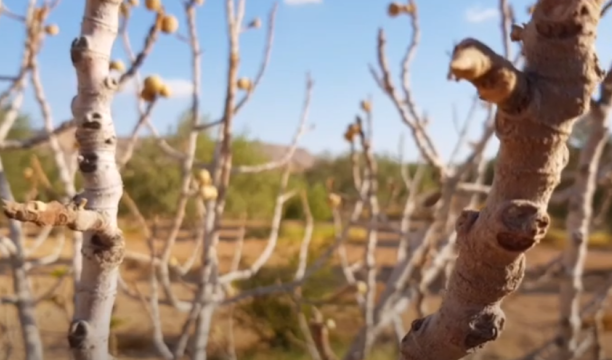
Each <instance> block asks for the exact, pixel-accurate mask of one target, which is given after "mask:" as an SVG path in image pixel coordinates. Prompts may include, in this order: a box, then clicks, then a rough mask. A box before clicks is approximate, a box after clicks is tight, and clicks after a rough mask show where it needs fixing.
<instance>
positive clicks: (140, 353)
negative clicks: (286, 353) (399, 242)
mask: <svg viewBox="0 0 612 360" xmlns="http://www.w3.org/2000/svg"><path fill="white" fill-rule="evenodd" d="M29 232H30V233H31V234H35V233H36V230H35V229H29ZM189 233H190V232H188V231H186V232H185V233H184V234H182V237H181V238H180V239H179V241H178V243H177V245H176V247H175V249H174V251H173V254H174V256H175V257H176V259H177V260H178V261H180V262H183V261H185V260H186V259H187V258H188V257H189V256H190V254H192V253H193V249H194V245H193V241H192V240H191V239H189ZM69 236H70V234H68V238H67V241H66V243H65V245H64V247H63V249H62V252H61V258H60V261H59V263H58V264H56V265H53V266H47V267H41V268H35V269H33V270H31V271H30V273H31V285H32V287H33V289H34V291H35V293H36V294H43V293H45V292H46V291H47V290H48V289H50V288H51V287H53V286H54V285H55V284H56V283H57V281H58V278H59V277H60V275H61V273H62V269H67V268H68V267H69V265H70V259H71V253H72V245H71V242H70V241H69V240H70V237H69ZM381 240H384V239H381ZM56 241H57V239H56V238H53V239H49V240H48V241H46V242H45V243H44V244H43V245H42V246H41V247H40V248H39V249H38V250H37V251H36V252H35V253H34V254H33V255H32V257H41V256H43V255H49V254H50V253H53V251H54V248H56V247H57V246H56V244H57V243H56ZM32 242H33V239H31V238H29V239H28V241H27V244H26V245H28V246H30V245H31V244H32ZM382 242H383V244H384V246H381V247H379V249H378V252H377V254H376V255H377V256H376V257H377V261H378V264H379V266H381V267H382V268H383V269H385V268H388V267H390V266H393V265H394V261H395V253H396V248H395V246H394V242H393V241H392V240H388V241H382ZM265 243H266V241H265V240H262V239H247V240H246V241H245V243H244V251H243V254H244V256H245V263H249V262H251V261H253V260H254V259H255V258H256V257H257V256H258V255H259V254H260V253H261V251H262V250H263V247H264V246H265ZM298 246H299V243H298V242H296V243H295V244H287V243H286V242H284V243H282V244H280V245H279V249H278V251H277V252H276V253H275V255H273V257H272V259H271V261H270V263H271V264H281V263H284V262H286V260H287V258H288V256H287V253H289V252H294V251H296V249H297V247H298ZM127 247H128V250H129V251H132V252H140V253H143V254H147V253H148V250H147V244H146V243H145V241H144V240H143V239H142V237H141V236H138V235H137V234H135V235H130V236H128V241H127ZM234 248H235V243H234V242H233V241H230V240H224V241H221V243H220V245H219V250H218V252H219V260H220V264H221V270H222V271H227V270H228V268H229V264H230V262H231V260H232V258H233V253H234ZM362 249H363V246H362V245H361V244H359V243H358V242H356V243H355V242H352V243H349V245H348V251H349V257H350V258H351V259H353V260H357V259H359V258H360V257H361V254H362V252H363V250H362ZM558 252H559V250H557V249H552V248H546V247H543V246H540V247H538V248H536V249H533V250H531V251H530V252H529V254H528V266H534V265H537V264H542V263H546V262H547V261H549V260H550V259H552V258H553V257H554V256H555V255H557V254H558ZM195 266H196V267H197V266H199V262H198V263H196V265H195ZM610 268H612V253H609V252H606V251H602V250H597V251H591V252H590V253H589V256H588V259H587V273H593V275H589V276H587V278H586V281H585V283H586V291H587V295H585V299H588V298H589V293H590V292H592V291H593V290H594V289H597V288H598V286H600V285H601V284H602V283H603V282H604V281H605V277H604V275H603V274H602V272H605V270H606V269H610ZM381 273H384V270H383V271H381ZM122 276H123V278H124V279H125V281H126V282H127V283H128V284H129V285H130V286H131V287H132V289H137V290H138V291H140V292H141V293H143V294H147V293H148V288H149V285H148V282H149V277H148V274H147V268H146V265H137V264H135V263H134V262H129V261H128V262H126V263H125V264H124V265H123V266H122ZM0 277H1V280H0V294H2V295H7V294H11V293H12V280H11V277H10V272H9V268H8V266H7V265H6V263H4V265H0ZM174 291H175V293H176V294H177V295H178V297H179V298H182V299H185V300H188V299H190V298H191V296H192V294H193V286H190V285H189V284H178V283H177V284H174ZM54 294H55V295H54V296H53V297H51V298H50V299H48V300H45V301H42V302H40V303H39V305H38V307H37V315H38V322H39V327H40V330H41V334H42V337H43V340H44V343H45V358H48V359H67V358H69V357H68V355H67V351H66V349H67V341H66V333H67V328H68V325H69V320H70V314H71V313H72V304H71V300H72V280H71V278H70V276H66V277H65V280H64V281H63V282H62V284H61V285H60V286H59V287H58V288H57V290H56V291H55V292H54ZM160 296H162V297H163V295H160ZM557 296H558V291H557V288H556V285H555V284H548V285H545V286H543V287H541V288H538V289H535V290H533V291H529V292H522V293H520V294H517V295H516V296H513V297H512V298H511V299H509V300H507V301H506V302H505V305H504V310H505V312H506V315H507V321H506V328H505V329H504V332H503V333H502V335H501V337H500V338H499V339H498V340H497V341H496V342H494V343H492V344H490V345H488V346H487V347H486V348H485V349H484V351H483V352H482V354H483V355H482V357H480V359H491V360H493V359H500V360H501V359H513V358H516V357H517V356H519V355H521V354H524V353H526V352H528V351H529V350H532V349H535V348H537V347H538V346H539V345H540V344H542V343H544V342H545V341H547V340H549V339H550V338H551V337H552V335H553V334H554V331H555V329H556V322H557V316H558V315H557V314H558V310H557V309H558V306H557ZM439 301H440V299H439V297H438V296H431V297H430V298H429V299H428V306H429V308H430V309H432V310H435V308H436V307H437V305H438V304H439ZM160 311H161V318H162V326H163V329H164V333H165V336H166V340H168V341H169V342H172V340H173V339H174V337H175V336H176V335H177V334H178V333H180V330H181V326H182V322H183V319H184V318H185V314H182V313H180V312H178V311H177V310H175V309H173V308H171V307H169V306H161V307H160ZM323 311H324V312H326V313H330V314H333V317H334V320H335V322H336V324H337V329H336V330H334V331H335V332H336V333H338V334H349V333H351V332H353V331H354V330H355V329H356V328H357V327H358V325H359V324H358V322H357V320H356V317H355V312H354V311H353V310H349V309H345V308H343V307H338V306H336V307H333V308H331V307H330V308H328V309H327V311H326V309H323ZM227 315H228V310H227V309H221V310H220V311H219V312H218V315H217V319H216V322H215V324H214V326H213V329H212V335H211V341H210V346H211V347H221V346H224V344H225V343H226V341H227V332H226V329H227V327H226V324H227V321H225V320H226V318H227ZM413 316H414V313H413V312H412V311H410V312H408V313H407V314H405V316H404V323H405V325H406V327H408V326H409V324H410V323H411V321H412V320H413ZM113 322H114V324H115V325H114V327H113V336H114V339H113V343H114V345H113V346H114V347H115V349H116V351H117V353H116V354H117V355H118V358H119V359H126V360H128V359H134V360H135V359H141V360H144V359H158V358H159V357H157V356H156V354H155V351H154V349H153V347H152V345H151V340H150V339H151V338H150V329H151V325H150V324H151V322H150V320H149V315H148V313H147V311H146V306H145V304H144V303H143V302H142V301H141V300H139V299H134V298H131V297H129V296H127V295H126V294H125V293H123V292H122V291H121V290H119V291H118V296H117V301H116V308H115V314H114V321H113ZM19 331H20V330H19V326H18V321H17V318H16V316H15V311H14V309H13V306H12V305H0V358H6V359H11V360H13V359H14V360H19V359H22V358H23V348H22V344H21V335H20V333H19ZM234 334H235V339H236V341H237V343H236V347H237V349H238V351H240V350H241V349H244V348H248V347H250V346H252V345H253V344H254V343H255V342H257V340H258V338H257V337H256V336H255V334H254V333H253V332H251V331H247V330H245V329H241V328H240V327H236V326H235V327H234ZM609 339H610V340H612V338H609ZM606 346H608V347H609V349H607V350H608V351H610V352H611V353H612V341H607V344H606ZM6 354H8V355H9V356H6ZM372 360H378V359H372ZM380 360H385V359H380Z"/></svg>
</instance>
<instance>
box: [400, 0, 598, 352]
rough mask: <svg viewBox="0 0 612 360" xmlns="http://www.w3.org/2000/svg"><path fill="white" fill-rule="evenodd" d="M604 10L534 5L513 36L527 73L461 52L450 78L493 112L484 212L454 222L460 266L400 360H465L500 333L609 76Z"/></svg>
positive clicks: (471, 45)
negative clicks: (587, 116)
mask: <svg viewBox="0 0 612 360" xmlns="http://www.w3.org/2000/svg"><path fill="white" fill-rule="evenodd" d="M600 7H601V1H592V0H563V1H560V0H540V1H538V3H537V4H536V6H535V10H534V12H533V15H532V19H531V21H530V22H529V23H528V24H526V25H525V27H524V28H520V27H518V26H515V27H514V29H513V33H512V37H513V38H514V39H516V40H522V41H523V50H522V51H523V54H524V56H525V60H526V62H525V63H526V65H525V70H524V71H523V72H521V71H519V70H517V69H516V68H514V66H513V65H512V64H511V63H510V62H509V61H508V60H505V59H504V58H503V57H501V56H499V55H497V54H495V53H494V52H493V51H492V50H491V49H490V48H488V47H487V46H485V45H484V44H482V43H480V42H478V41H476V40H474V39H466V40H464V41H462V42H461V43H459V44H458V45H457V46H456V47H455V49H454V51H453V58H452V61H451V64H450V73H451V75H453V76H454V77H455V78H456V79H458V80H460V79H465V80H468V81H470V82H471V83H473V84H474V86H475V87H476V88H477V90H478V92H479V95H480V96H481V98H482V99H484V100H486V101H489V102H491V103H495V104H496V105H497V114H496V118H495V132H496V135H497V137H498V138H499V140H500V149H499V153H498V157H497V163H496V167H495V177H494V180H493V185H492V187H491V191H490V194H489V197H488V199H487V202H486V204H485V207H484V208H483V209H482V211H475V210H465V211H464V212H463V213H462V215H461V216H460V218H459V219H458V220H457V224H456V229H457V249H458V258H457V260H456V264H455V268H454V271H453V273H452V275H451V277H450V279H449V284H448V289H447V292H446V295H445V297H444V300H443V302H442V305H441V307H440V309H439V310H438V311H437V312H436V313H434V314H432V315H429V316H427V317H425V318H422V319H417V320H415V321H414V322H413V323H412V326H411V329H410V331H409V332H408V334H407V335H406V336H405V337H404V339H402V344H401V348H402V349H401V354H402V359H403V360H417V359H418V360H442V359H443V360H457V359H461V358H462V357H464V356H466V355H468V354H470V353H472V352H474V351H475V350H477V349H479V348H481V347H482V346H483V345H484V344H485V343H486V342H488V341H492V340H495V339H496V338H497V337H498V336H499V335H500V333H501V331H502V330H503V327H504V322H505V318H504V313H503V311H502V310H501V302H502V300H503V299H504V298H505V297H506V296H507V295H509V294H510V293H512V292H513V291H515V290H516V289H517V288H518V286H519V284H520V282H521V281H522V278H523V276H524V271H525V255H524V253H525V251H527V250H528V249H530V248H531V247H533V246H534V245H536V244H537V243H538V242H539V240H540V239H542V237H543V236H544V235H545V234H546V231H547V229H548V225H549V223H550V219H549V217H548V215H547V207H548V202H549V200H550V197H551V194H552V191H553V190H554V188H555V187H556V186H557V185H558V183H559V181H560V175H561V171H562V169H563V168H564V167H565V166H566V165H567V162H568V158H569V152H568V149H567V146H566V142H567V139H568V136H569V134H570V132H571V130H572V127H573V124H574V122H575V120H576V118H578V117H579V116H581V115H582V114H583V113H584V112H585V110H587V107H588V105H589V102H590V98H591V94H592V92H593V90H594V88H595V87H596V86H597V84H598V83H599V81H600V80H601V77H602V75H603V71H602V70H601V69H600V68H599V66H598V64H597V56H596V54H595V53H594V49H595V44H594V42H595V34H596V30H597V25H598V22H599V17H600V15H599V14H600Z"/></svg>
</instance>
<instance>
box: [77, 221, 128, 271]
mask: <svg viewBox="0 0 612 360" xmlns="http://www.w3.org/2000/svg"><path fill="white" fill-rule="evenodd" d="M81 253H82V254H83V256H85V257H87V258H88V259H94V260H95V261H96V262H97V263H98V265H99V266H100V267H101V268H103V269H107V268H108V269H110V268H113V267H116V266H119V264H121V262H122V261H123V258H124V256H125V241H124V239H123V235H122V234H121V231H120V230H119V229H116V231H115V232H112V233H108V234H106V233H104V232H99V233H95V234H94V235H92V237H91V239H90V240H89V243H87V244H86V246H83V247H82V249H81Z"/></svg>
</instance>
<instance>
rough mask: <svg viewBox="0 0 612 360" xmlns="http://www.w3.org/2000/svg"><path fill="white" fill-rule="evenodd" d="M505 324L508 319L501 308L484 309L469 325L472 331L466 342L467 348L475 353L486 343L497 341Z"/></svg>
mask: <svg viewBox="0 0 612 360" xmlns="http://www.w3.org/2000/svg"><path fill="white" fill-rule="evenodd" d="M505 323H506V317H505V315H504V312H503V311H502V310H501V308H500V307H499V306H497V305H496V306H492V307H486V308H484V309H482V311H481V312H479V313H477V314H476V315H475V316H474V317H473V318H472V319H471V321H470V323H469V328H470V330H469V332H468V334H467V336H466V337H465V340H464V345H465V347H466V348H467V349H470V351H475V350H477V349H479V348H481V347H482V346H483V345H484V344H485V343H487V342H489V341H493V340H495V339H497V338H498V337H499V335H500V334H501V332H502V330H503V329H504V325H505Z"/></svg>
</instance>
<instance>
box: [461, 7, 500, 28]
mask: <svg viewBox="0 0 612 360" xmlns="http://www.w3.org/2000/svg"><path fill="white" fill-rule="evenodd" d="M498 16H499V10H497V9H496V8H483V7H480V6H477V7H471V8H469V9H467V10H466V11H465V20H466V21H467V22H470V23H474V24H476V23H482V22H485V21H489V20H494V19H497V17H498Z"/></svg>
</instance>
